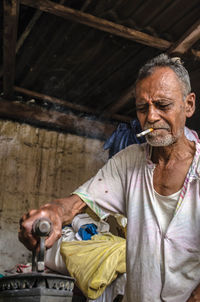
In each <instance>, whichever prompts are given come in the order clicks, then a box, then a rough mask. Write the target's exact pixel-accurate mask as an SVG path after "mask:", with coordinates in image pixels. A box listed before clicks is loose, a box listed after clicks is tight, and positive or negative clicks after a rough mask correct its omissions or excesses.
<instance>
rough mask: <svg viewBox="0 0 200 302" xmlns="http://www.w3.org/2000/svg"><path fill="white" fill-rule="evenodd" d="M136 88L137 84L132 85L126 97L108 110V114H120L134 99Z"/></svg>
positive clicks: (121, 98) (123, 96) (122, 97)
mask: <svg viewBox="0 0 200 302" xmlns="http://www.w3.org/2000/svg"><path fill="white" fill-rule="evenodd" d="M134 87H135V84H133V85H131V86H130V87H129V88H128V90H127V91H126V93H125V94H124V95H122V96H121V97H120V98H119V99H118V100H117V101H116V102H114V103H113V104H111V105H110V106H109V107H107V108H106V112H109V114H115V112H118V111H119V110H120V109H121V108H122V107H123V106H124V105H126V104H127V103H128V102H129V100H130V99H132V98H133V97H134Z"/></svg>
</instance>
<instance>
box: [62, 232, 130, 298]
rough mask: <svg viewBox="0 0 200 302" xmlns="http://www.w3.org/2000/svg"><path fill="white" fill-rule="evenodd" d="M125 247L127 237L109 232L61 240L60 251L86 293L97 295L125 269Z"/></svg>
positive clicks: (71, 272)
mask: <svg viewBox="0 0 200 302" xmlns="http://www.w3.org/2000/svg"><path fill="white" fill-rule="evenodd" d="M125 249H126V241H125V239H123V238H120V237H117V236H114V235H112V234H111V233H108V234H105V235H100V234H98V235H94V236H93V237H92V238H91V240H88V241H73V242H62V244H61V248H60V252H61V255H62V257H63V260H64V262H65V264H66V268H67V270H68V271H69V273H70V275H71V276H72V277H74V278H75V279H76V282H77V285H78V287H79V288H80V289H81V290H82V292H83V293H84V295H85V296H86V297H88V298H89V299H97V298H98V297H99V296H100V295H101V294H102V293H103V292H104V290H105V288H106V287H107V286H108V285H109V284H110V283H111V282H112V281H113V280H115V279H116V277H117V276H118V274H119V273H125V272H126V260H125Z"/></svg>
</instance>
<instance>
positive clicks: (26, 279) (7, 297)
mask: <svg viewBox="0 0 200 302" xmlns="http://www.w3.org/2000/svg"><path fill="white" fill-rule="evenodd" d="M51 231H52V223H51V221H49V220H47V219H44V218H42V219H39V220H36V221H35V223H34V225H33V232H34V233H35V234H36V235H37V236H38V237H39V238H40V251H39V252H36V250H34V251H33V253H32V272H31V273H22V274H13V275H10V276H6V277H3V278H0V302H72V296H73V288H74V279H73V278H71V277H69V276H63V275H58V274H47V273H44V258H45V237H46V236H48V235H49V234H50V233H51Z"/></svg>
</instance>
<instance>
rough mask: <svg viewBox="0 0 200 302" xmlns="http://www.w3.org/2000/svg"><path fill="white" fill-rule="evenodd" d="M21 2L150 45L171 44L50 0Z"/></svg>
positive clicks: (160, 46)
mask: <svg viewBox="0 0 200 302" xmlns="http://www.w3.org/2000/svg"><path fill="white" fill-rule="evenodd" d="M20 3H21V4H24V5H27V6H31V7H34V8H37V9H40V10H42V11H45V12H47V13H51V14H54V15H56V16H59V17H62V18H66V19H70V20H72V21H75V22H78V23H81V24H84V25H87V26H90V27H93V28H96V29H98V30H102V31H105V32H108V33H110V34H114V35H117V36H120V37H123V38H126V39H129V40H131V41H135V42H137V43H141V44H144V45H147V46H150V47H154V48H158V49H162V50H167V49H168V48H169V47H170V46H171V43H170V42H169V41H166V40H163V39H160V38H157V37H153V36H151V35H148V34H146V33H143V32H140V31H137V30H134V29H132V28H128V27H126V26H123V25H120V24H116V23H114V22H111V21H108V20H105V19H101V18H98V17H95V16H93V15H91V14H87V13H84V12H81V11H79V10H75V9H72V8H69V7H66V6H63V5H60V4H57V3H55V2H52V1H49V0H37V1H35V0H21V1H20Z"/></svg>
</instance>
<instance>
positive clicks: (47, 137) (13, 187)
mask: <svg viewBox="0 0 200 302" xmlns="http://www.w3.org/2000/svg"><path fill="white" fill-rule="evenodd" d="M102 145H103V142H100V141H99V140H95V139H89V138H83V137H79V136H75V135H71V134H63V133H58V132H54V131H47V130H44V129H38V128H35V127H31V126H28V125H25V124H19V123H14V122H11V121H0V272H3V270H4V269H7V268H11V267H12V266H14V265H15V264H17V263H26V262H27V261H28V260H30V253H29V252H28V251H27V250H26V249H25V248H24V247H23V245H22V244H21V243H20V242H18V239H17V231H18V221H19V218H20V217H21V215H22V214H23V213H24V212H27V211H28V210H29V209H30V208H35V207H38V206H39V205H41V204H42V203H45V202H48V201H51V200H53V199H55V198H58V197H65V196H67V195H68V194H69V193H70V192H72V191H73V190H74V189H75V188H76V187H77V186H79V185H80V184H81V183H83V182H84V181H86V180H87V179H88V178H89V177H91V176H92V175H93V174H95V172H96V171H97V170H98V169H99V168H100V167H101V166H102V165H103V163H104V162H105V161H106V160H107V153H106V152H105V151H103V148H102ZM28 258H29V259H28Z"/></svg>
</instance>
